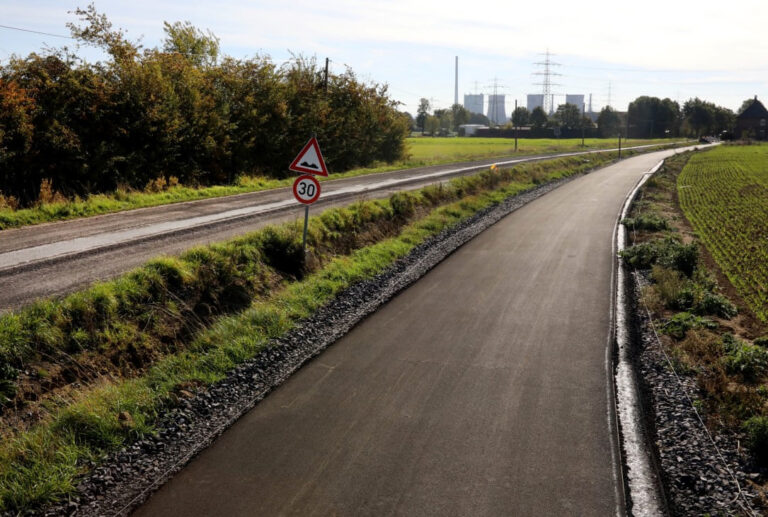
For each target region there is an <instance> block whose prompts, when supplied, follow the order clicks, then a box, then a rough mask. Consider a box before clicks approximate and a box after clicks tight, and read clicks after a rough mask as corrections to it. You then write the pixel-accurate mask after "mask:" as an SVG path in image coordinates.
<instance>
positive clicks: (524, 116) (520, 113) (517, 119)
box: [510, 106, 531, 127]
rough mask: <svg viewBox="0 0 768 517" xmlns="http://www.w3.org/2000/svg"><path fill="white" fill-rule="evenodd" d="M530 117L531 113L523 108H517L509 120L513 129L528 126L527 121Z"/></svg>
mask: <svg viewBox="0 0 768 517" xmlns="http://www.w3.org/2000/svg"><path fill="white" fill-rule="evenodd" d="M530 117H531V112H530V111H528V108H526V107H525V106H518V107H517V108H516V109H515V110H514V111H513V112H512V116H511V117H510V120H511V121H512V125H513V126H515V127H520V126H526V125H528V120H529V119H530Z"/></svg>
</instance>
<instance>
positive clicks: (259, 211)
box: [0, 146, 650, 313]
mask: <svg viewBox="0 0 768 517" xmlns="http://www.w3.org/2000/svg"><path fill="white" fill-rule="evenodd" d="M642 147H650V146H639V147H636V148H642ZM607 151H611V150H610V149H609V150H599V151H587V152H572V153H561V154H557V155H551V154H550V155H539V156H527V157H522V158H516V159H496V160H482V161H477V162H469V163H461V164H451V165H442V166H433V167H422V168H418V169H408V170H400V171H393V172H389V173H382V174H375V175H368V176H361V177H357V178H347V179H340V180H332V181H327V182H324V183H323V195H322V197H321V199H320V201H318V202H317V203H316V204H315V205H313V211H314V210H318V209H322V208H327V207H329V206H338V205H344V204H348V203H351V202H353V201H355V200H357V199H360V198H361V197H365V198H378V197H386V196H389V195H390V194H392V193H393V192H395V191H397V190H404V189H417V188H421V187H423V186H425V185H428V184H431V183H436V182H440V181H446V180H447V179H449V178H452V177H456V176H460V175H465V174H471V173H474V172H477V171H478V170H482V169H484V168H486V167H488V165H490V164H492V163H498V164H502V165H503V164H514V163H520V162H525V161H534V160H542V159H548V158H553V157H556V156H573V155H578V154H591V153H600V152H607ZM302 216H303V210H302V208H301V207H300V206H299V205H298V203H297V202H296V201H295V200H294V199H293V197H292V195H291V194H290V189H288V188H283V189H276V190H271V191H265V192H257V193H250V194H240V195H236V196H228V197H223V198H216V199H208V200H202V201H194V202H188V203H178V204H173V205H166V206H159V207H153V208H144V209H139V210H132V211H126V212H120V213H116V214H109V215H103V216H97V217H90V218H85V219H77V220H72V221H64V222H58V223H49V224H41V225H37V226H31V227H26V228H20V229H13V230H5V231H0V313H1V312H4V311H7V310H10V309H15V308H18V307H21V306H23V305H25V304H27V303H30V302H32V301H33V300H35V299H37V298H40V297H45V296H51V295H61V294H66V293H68V292H72V291H74V290H77V289H80V288H83V287H84V286H87V285H89V284H91V283H93V282H94V281H98V280H106V279H109V278H113V277H115V276H117V275H119V274H121V273H124V272H126V271H128V270H130V269H132V268H135V267H138V266H140V265H141V264H143V263H144V262H146V261H147V260H149V259H151V258H152V257H155V256H157V255H161V254H176V253H180V252H182V251H184V250H185V249H188V248H190V247H191V246H194V245H199V244H209V243H211V242H215V241H220V240H223V239H227V238H231V237H234V236H236V235H240V234H243V233H245V232H248V231H252V230H254V229H257V228H260V227H262V226H264V225H266V224H273V223H277V222H282V221H287V220H293V219H296V218H298V217H302Z"/></svg>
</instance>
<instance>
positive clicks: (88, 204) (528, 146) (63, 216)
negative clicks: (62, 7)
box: [0, 137, 673, 230]
mask: <svg viewBox="0 0 768 517" xmlns="http://www.w3.org/2000/svg"><path fill="white" fill-rule="evenodd" d="M513 142H514V141H513V140H510V139H501V138H426V137H425V138H411V139H409V149H410V154H411V156H410V157H409V159H407V160H405V161H402V162H398V163H395V164H390V165H381V166H378V167H371V168H365V169H355V170H351V171H346V172H342V173H337V172H334V174H333V177H332V178H329V179H341V178H351V177H355V176H362V175H366V174H375V173H380V172H388V171H393V170H399V169H409V168H415V167H423V166H428V165H440V164H445V163H452V162H456V161H470V160H479V159H483V158H497V157H505V156H506V157H508V156H512V155H514V156H526V155H532V154H541V153H555V152H568V151H580V150H584V149H587V150H595V149H607V148H612V147H614V146H615V145H616V141H615V140H613V139H587V140H586V141H585V147H584V148H582V147H581V140H580V139H571V140H549V139H544V140H521V141H520V147H519V149H518V152H517V153H515V152H514V143H513ZM672 143H673V142H671V141H670V140H629V141H627V142H625V143H624V145H626V146H632V145H645V144H658V145H671V144H672ZM319 179H320V180H321V181H324V180H325V178H319ZM293 180H294V178H292V177H291V178H285V179H274V178H266V177H261V176H247V175H243V176H240V177H238V178H237V179H236V180H235V182H234V183H233V184H232V185H217V186H212V187H201V188H193V187H186V186H182V185H174V186H169V184H168V183H167V182H166V181H165V178H158V180H157V181H155V182H152V184H151V185H150V186H149V187H151V188H150V191H145V192H141V191H132V190H125V189H120V190H117V191H115V192H112V193H108V194H94V195H91V196H88V198H86V199H65V198H63V197H62V196H60V195H58V194H57V193H55V192H53V191H52V190H51V188H52V187H51V185H47V186H46V189H45V190H46V194H45V196H42V195H41V200H40V202H39V203H38V204H37V206H34V207H30V208H22V209H15V208H13V204H12V203H7V202H3V200H4V198H3V197H2V193H1V192H0V230H3V229H7V228H17V227H20V226H27V225H33V224H40V223H44V222H51V221H62V220H67V219H76V218H80V217H88V216H93V215H100V214H107V213H113V212H120V211H124V210H131V209H136V208H146V207H152V206H159V205H166V204H171V203H179V202H184V201H195V200H200V199H210V198H215V197H222V196H229V195H234V194H244V193H248V192H258V191H261V190H268V189H274V188H280V187H288V186H290V185H292V184H293ZM170 185H173V182H171V184H170ZM152 190H155V191H152Z"/></svg>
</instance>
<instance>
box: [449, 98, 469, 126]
mask: <svg viewBox="0 0 768 517" xmlns="http://www.w3.org/2000/svg"><path fill="white" fill-rule="evenodd" d="M451 115H452V116H453V130H454V131H458V130H459V126H461V125H462V124H466V123H467V122H468V121H469V117H470V113H469V110H468V109H467V108H465V107H464V106H462V105H461V104H454V105H453V106H451Z"/></svg>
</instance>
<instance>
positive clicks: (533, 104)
mask: <svg viewBox="0 0 768 517" xmlns="http://www.w3.org/2000/svg"><path fill="white" fill-rule="evenodd" d="M527 104H528V111H533V110H535V109H536V108H541V109H544V95H542V94H540V93H529V94H528V102H527Z"/></svg>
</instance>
